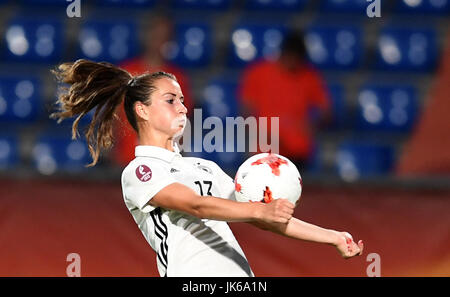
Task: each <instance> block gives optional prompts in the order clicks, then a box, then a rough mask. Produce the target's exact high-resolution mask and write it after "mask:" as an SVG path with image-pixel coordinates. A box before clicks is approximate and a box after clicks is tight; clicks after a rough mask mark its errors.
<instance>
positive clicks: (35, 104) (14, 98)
mask: <svg viewBox="0 0 450 297" xmlns="http://www.w3.org/2000/svg"><path fill="white" fill-rule="evenodd" d="M40 93H41V84H40V82H39V81H38V80H37V79H36V78H34V77H0V122H1V123H14V124H18V123H32V122H35V121H36V120H37V119H38V117H39V114H40V110H41V106H42V101H41V95H40Z"/></svg>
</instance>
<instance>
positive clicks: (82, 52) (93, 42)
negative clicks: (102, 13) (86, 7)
mask: <svg viewBox="0 0 450 297" xmlns="http://www.w3.org/2000/svg"><path fill="white" fill-rule="evenodd" d="M137 35H138V32H137V25H136V23H135V22H134V21H132V20H124V19H121V20H99V21H97V20H88V21H86V22H84V23H83V24H82V26H81V29H80V32H79V36H78V42H79V56H80V57H82V58H86V59H89V60H94V61H107V62H110V63H117V62H120V61H123V60H125V59H127V58H130V57H132V56H135V55H136V54H137V53H138V50H139V41H138V36H137Z"/></svg>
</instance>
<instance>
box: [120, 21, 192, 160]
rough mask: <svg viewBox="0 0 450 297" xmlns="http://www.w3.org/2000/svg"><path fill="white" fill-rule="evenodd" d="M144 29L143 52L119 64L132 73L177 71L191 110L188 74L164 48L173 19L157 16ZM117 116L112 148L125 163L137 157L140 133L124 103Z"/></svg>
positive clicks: (171, 29) (169, 36)
mask: <svg viewBox="0 0 450 297" xmlns="http://www.w3.org/2000/svg"><path fill="white" fill-rule="evenodd" d="M144 33H145V41H144V48H145V50H144V52H143V53H142V54H141V55H140V56H137V57H134V58H131V59H129V60H125V61H123V62H122V63H121V64H120V65H119V67H120V68H123V69H125V70H127V71H128V72H129V73H130V74H131V75H133V76H135V75H140V74H143V73H145V72H156V71H164V72H168V73H171V74H173V75H175V77H176V78H177V81H178V82H179V84H180V86H181V87H182V88H183V94H184V105H185V106H186V108H187V109H188V110H192V109H193V107H194V102H193V99H192V97H191V93H190V84H189V80H188V78H187V76H186V75H185V74H184V73H183V71H182V70H181V69H180V68H178V67H177V66H175V65H173V64H171V63H170V62H168V61H167V60H166V58H165V56H164V51H165V48H167V46H168V44H169V42H170V41H171V40H172V38H173V33H174V26H173V23H172V22H171V21H170V20H169V18H168V17H165V16H157V17H155V18H154V19H153V20H152V21H151V22H150V23H149V25H147V27H146V29H145V32H144ZM118 116H119V121H118V125H119V129H115V131H118V132H117V133H116V135H115V141H116V142H115V146H116V148H115V151H114V152H113V159H114V161H115V162H116V163H117V164H118V165H120V166H126V165H128V163H129V162H130V161H131V160H133V159H134V158H135V155H134V147H135V146H136V145H137V135H136V133H135V132H134V130H133V129H132V127H131V126H130V125H129V124H128V121H127V120H126V116H125V111H124V108H123V105H121V106H120V108H119V111H118ZM187 117H189V114H188V115H187Z"/></svg>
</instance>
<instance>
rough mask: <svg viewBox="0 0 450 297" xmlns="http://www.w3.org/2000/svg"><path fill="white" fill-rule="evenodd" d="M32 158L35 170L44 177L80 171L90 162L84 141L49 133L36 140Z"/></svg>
mask: <svg viewBox="0 0 450 297" xmlns="http://www.w3.org/2000/svg"><path fill="white" fill-rule="evenodd" d="M32 158H33V161H34V166H35V168H36V169H37V170H38V171H39V172H40V173H42V174H45V175H52V174H54V173H57V172H76V171H81V170H83V169H84V168H85V165H87V164H89V163H90V162H91V161H92V160H91V157H90V155H89V150H88V148H87V145H86V143H85V142H84V141H82V140H71V139H70V138H69V137H67V136H57V135H52V134H50V133H48V134H43V135H41V136H40V137H39V138H38V139H37V140H36V142H35V143H34V145H33V151H32Z"/></svg>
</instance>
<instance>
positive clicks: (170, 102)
mask: <svg viewBox="0 0 450 297" xmlns="http://www.w3.org/2000/svg"><path fill="white" fill-rule="evenodd" d="M174 101H175V99H169V100H167V101H166V102H167V103H169V104H173V102H174Z"/></svg>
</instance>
